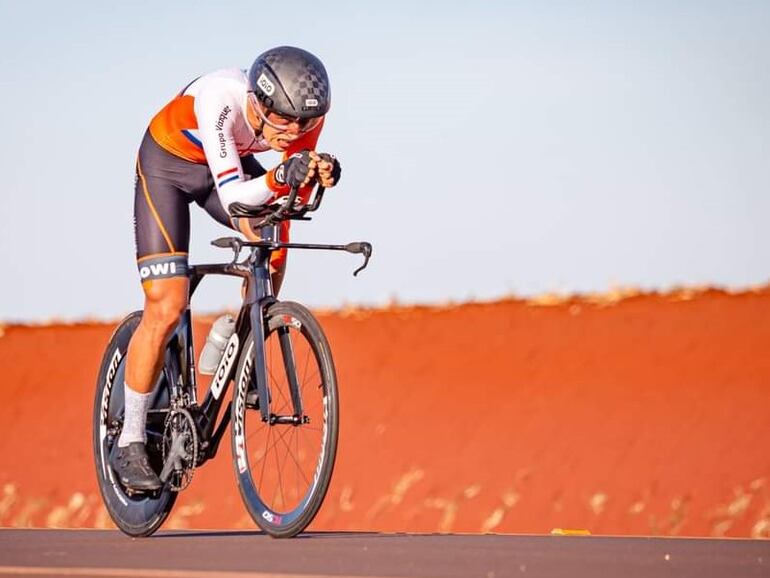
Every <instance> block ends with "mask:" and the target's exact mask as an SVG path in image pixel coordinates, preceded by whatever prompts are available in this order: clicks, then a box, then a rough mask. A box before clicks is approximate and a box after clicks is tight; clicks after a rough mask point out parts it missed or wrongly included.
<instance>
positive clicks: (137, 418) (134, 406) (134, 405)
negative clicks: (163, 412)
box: [118, 383, 152, 448]
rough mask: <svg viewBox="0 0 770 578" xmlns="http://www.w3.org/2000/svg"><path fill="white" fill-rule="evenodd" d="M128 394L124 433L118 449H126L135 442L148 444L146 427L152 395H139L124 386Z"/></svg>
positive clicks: (121, 434)
mask: <svg viewBox="0 0 770 578" xmlns="http://www.w3.org/2000/svg"><path fill="white" fill-rule="evenodd" d="M123 390H124V391H125V392H126V415H125V417H124V418H123V431H122V432H121V433H120V439H119V440H118V447H119V448H124V447H126V446H127V445H128V444H130V443H133V442H142V443H147V434H146V432H145V427H146V425H147V410H148V409H149V407H150V397H151V396H152V392H150V393H139V392H137V391H134V390H133V389H131V388H130V387H129V385H128V384H127V383H125V384H124V387H123Z"/></svg>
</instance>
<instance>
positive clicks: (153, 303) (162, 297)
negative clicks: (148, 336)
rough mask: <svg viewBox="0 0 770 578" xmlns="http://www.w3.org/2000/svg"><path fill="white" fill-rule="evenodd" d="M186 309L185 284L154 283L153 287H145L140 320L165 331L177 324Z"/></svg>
mask: <svg viewBox="0 0 770 578" xmlns="http://www.w3.org/2000/svg"><path fill="white" fill-rule="evenodd" d="M186 308H187V285H186V283H181V282H178V283H158V282H155V283H153V286H151V287H145V304H144V314H143V315H142V319H143V321H145V322H146V323H150V324H151V325H153V326H155V327H157V328H159V329H163V330H166V331H167V330H169V329H171V328H173V327H174V326H175V325H176V324H177V322H178V321H179V317H180V316H181V315H182V313H183V312H184V311H185V309H186Z"/></svg>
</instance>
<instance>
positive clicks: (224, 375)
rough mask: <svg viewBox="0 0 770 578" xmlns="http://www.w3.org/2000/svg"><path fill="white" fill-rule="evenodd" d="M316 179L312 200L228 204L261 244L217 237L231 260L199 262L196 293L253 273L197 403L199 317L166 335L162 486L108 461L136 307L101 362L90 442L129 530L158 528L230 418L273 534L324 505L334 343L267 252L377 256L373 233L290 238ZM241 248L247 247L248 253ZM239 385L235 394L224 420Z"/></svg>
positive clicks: (150, 434)
mask: <svg viewBox="0 0 770 578" xmlns="http://www.w3.org/2000/svg"><path fill="white" fill-rule="evenodd" d="M323 194H324V190H323V188H322V187H318V188H317V189H316V190H315V191H314V192H313V193H312V194H311V196H310V198H309V199H308V202H306V203H304V202H302V200H301V199H300V198H298V195H297V190H296V188H294V189H292V190H291V191H290V193H289V195H287V196H286V197H284V198H282V199H279V200H278V201H277V202H276V203H273V204H272V205H269V206H266V207H265V206H262V207H250V206H247V205H243V204H236V206H235V207H232V206H231V210H233V211H234V215H235V216H238V217H246V218H250V219H255V220H256V224H255V225H254V226H255V228H258V229H259V230H260V231H261V239H262V240H260V241H244V240H242V239H240V238H238V237H224V238H221V239H217V240H215V241H213V242H212V244H213V245H214V246H216V247H221V248H230V249H232V251H233V253H234V256H233V259H232V261H231V262H229V263H224V264H205V265H194V266H191V267H190V272H189V278H190V297H192V295H193V293H194V292H195V290H196V288H197V287H198V285H199V283H200V281H201V280H202V279H203V277H205V276H206V275H229V276H235V277H241V278H243V279H244V280H245V290H244V296H243V304H242V306H241V309H240V311H239V313H238V315H237V318H236V320H235V331H234V332H233V334H232V336H231V337H230V339H229V341H228V342H227V344H226V345H225V347H224V351H223V353H222V357H221V359H220V361H219V364H218V366H217V368H216V370H215V372H214V375H213V378H212V381H211V384H210V386H209V389H208V392H207V393H206V395H205V398H204V399H203V401H202V402H201V403H199V402H198V396H197V382H196V372H195V362H194V348H193V334H192V316H191V312H190V308H189V301H188V308H187V310H186V311H185V312H184V313H183V315H182V317H181V319H180V322H179V324H178V326H177V328H176V329H175V331H174V332H173V333H172V335H171V337H170V338H169V339H168V341H167V344H166V348H165V351H164V363H163V368H162V370H161V372H160V375H159V376H158V379H157V382H156V384H155V388H154V390H153V392H154V395H153V398H152V404H151V409H150V410H149V412H148V416H147V430H146V432H147V444H146V447H147V454H148V457H149V459H150V463H151V465H152V466H153V468H154V469H155V471H156V473H157V474H158V475H159V477H160V479H161V481H162V482H163V487H162V488H161V489H160V490H157V491H154V492H148V493H135V492H132V491H130V490H129V489H128V488H126V487H124V486H123V485H122V484H121V483H120V480H119V478H118V476H116V475H115V473H114V472H113V470H112V468H111V467H110V460H109V456H110V452H111V451H113V448H115V447H116V446H117V440H118V438H119V437H120V432H121V429H122V424H123V414H124V392H123V383H124V377H125V365H126V364H125V360H126V352H127V350H128V344H129V342H130V340H131V336H132V335H133V333H134V331H135V330H136V328H137V326H138V324H139V321H140V319H141V316H142V312H141V311H135V312H133V313H131V314H130V315H128V316H127V317H126V318H125V319H123V320H122V321H121V322H120V324H119V325H118V328H117V329H116V330H115V332H114V333H113V335H112V337H111V339H110V342H109V344H108V346H107V349H106V351H105V353H104V357H103V359H102V363H101V367H100V370H99V376H98V380H97V384H96V397H95V399H94V411H93V449H94V459H95V465H96V473H97V478H98V482H99V490H100V492H101V495H102V499H103V501H104V504H105V507H106V509H107V511H108V513H109V515H110V517H111V518H112V520H113V521H114V522H115V524H116V525H117V526H118V528H120V530H122V531H123V532H124V533H126V534H128V535H130V536H136V537H139V536H149V535H151V534H152V533H153V532H155V531H156V530H157V529H158V528H159V527H160V526H161V525H162V524H163V522H164V520H165V519H166V518H167V516H168V515H169V513H170V512H171V509H172V507H173V505H174V502H175V500H176V498H177V495H178V493H179V492H180V491H181V490H183V489H185V488H186V487H188V486H189V484H190V482H191V481H192V478H193V474H194V472H195V470H196V468H198V467H200V466H201V465H203V464H204V463H205V462H207V461H208V460H210V459H213V458H214V457H215V456H216V455H217V450H218V448H219V443H220V441H221V440H222V437H223V436H224V434H225V431H226V430H227V427H228V425H230V424H232V425H231V427H230V437H231V446H232V456H233V466H234V468H235V474H236V478H237V481H238V487H239V490H240V494H241V497H242V499H243V503H244V505H245V506H246V509H247V510H248V512H249V514H250V515H251V517H252V518H253V519H254V521H255V522H256V523H257V525H259V527H260V528H262V529H263V530H264V531H265V532H266V533H268V534H270V535H271V536H274V537H291V536H295V535H296V534H298V533H300V532H302V531H303V530H304V529H305V528H306V527H307V526H308V524H310V522H311V521H312V520H313V518H314V517H315V515H316V513H317V512H318V510H319V509H320V507H321V504H322V502H323V499H324V496H325V495H326V491H327V489H328V487H329V482H330V480H331V476H332V470H333V468H334V461H335V457H336V452H337V437H338V431H339V400H338V392H337V376H336V373H335V368H334V362H333V360H332V353H331V349H330V347H329V342H328V340H327V339H326V336H325V335H324V333H323V331H322V329H321V326H320V324H319V323H318V321H317V320H316V319H315V318H314V317H313V315H312V314H311V313H310V311H309V310H308V309H307V308H305V307H304V306H302V305H300V304H299V303H294V302H287V301H279V300H278V299H276V297H275V295H274V292H273V287H272V283H271V279H270V270H269V264H270V256H271V254H272V253H273V252H274V251H277V250H279V249H283V248H285V249H321V250H332V251H347V252H349V253H358V254H362V255H363V256H364V262H363V264H362V265H361V266H360V267H359V268H358V269H356V271H355V272H354V275H356V274H358V273H359V272H360V271H361V270H363V269H364V268H365V267H366V266H367V265H368V263H369V258H370V257H371V254H372V246H371V244H369V243H367V242H364V241H362V242H355V243H348V244H346V245H321V244H308V243H283V242H281V241H280V240H279V238H280V237H279V226H280V223H281V222H282V221H284V220H287V219H291V220H310V217H308V216H307V213H309V212H312V211H315V210H317V209H318V207H319V206H320V204H321V200H322V198H323ZM243 249H247V250H248V256H247V257H246V258H245V259H243V260H242V261H239V260H238V259H239V258H240V257H239V256H240V254H241V252H242V251H243ZM231 383H234V384H235V386H234V391H233V394H232V396H231V399H230V400H229V401H228V403H227V406H226V410H225V411H224V413H223V415H222V416H221V419H220V410H221V409H222V407H223V405H224V402H225V400H226V398H227V393H228V390H229V386H230V384H231Z"/></svg>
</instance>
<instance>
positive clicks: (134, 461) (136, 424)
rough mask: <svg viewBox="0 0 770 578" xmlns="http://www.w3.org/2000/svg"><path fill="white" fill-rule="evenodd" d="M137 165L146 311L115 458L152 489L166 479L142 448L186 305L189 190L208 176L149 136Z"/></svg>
mask: <svg viewBox="0 0 770 578" xmlns="http://www.w3.org/2000/svg"><path fill="white" fill-rule="evenodd" d="M136 169H137V171H136V183H135V195H134V225H135V234H136V253H137V265H138V268H139V275H140V278H141V279H142V287H143V289H144V293H145V308H144V312H143V314H142V319H141V322H140V324H139V326H138V328H137V330H136V332H135V333H134V335H133V337H132V339H131V342H130V344H129V347H128V359H127V361H126V380H125V383H124V391H125V413H124V420H123V429H122V431H121V436H120V438H119V440H118V443H117V444H116V448H115V450H114V452H113V454H112V456H111V458H110V463H111V464H112V467H113V470H114V471H115V473H116V474H117V476H118V477H119V478H120V480H121V482H122V483H123V484H124V485H125V486H126V487H127V488H129V489H132V490H153V489H158V488H160V487H161V486H162V484H161V482H160V480H159V479H158V476H157V474H156V473H155V472H154V471H153V469H152V467H151V466H150V463H149V459H148V456H147V453H146V450H145V445H144V444H145V442H146V430H145V426H146V421H147V410H148V408H149V405H150V403H151V401H152V396H153V393H152V388H153V386H154V384H155V382H156V381H157V377H158V374H159V372H160V369H161V366H162V363H163V356H164V354H165V347H164V346H165V343H166V340H167V339H168V336H169V334H170V333H171V331H173V329H174V326H175V325H176V324H177V322H178V319H179V316H180V314H181V313H182V312H183V311H184V309H185V307H186V305H187V290H188V280H187V249H188V246H189V239H190V213H189V203H190V201H191V199H190V198H189V196H188V195H187V194H186V193H185V191H186V190H187V189H190V188H191V185H190V183H188V182H187V181H189V180H190V179H194V178H197V179H198V181H201V182H202V183H203V184H204V186H205V185H207V184H208V180H207V179H210V175H209V173H208V169H207V168H206V167H203V166H199V165H196V164H194V163H188V162H187V161H183V160H182V159H178V158H176V157H173V156H172V155H170V154H169V153H167V152H165V151H164V150H163V149H161V148H160V147H159V146H158V145H157V143H155V141H154V140H153V139H152V137H151V136H150V134H149V133H147V134H145V138H144V140H143V141H142V145H141V147H140V149H139V157H138V159H137V166H136Z"/></svg>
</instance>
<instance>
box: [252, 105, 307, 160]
mask: <svg viewBox="0 0 770 578" xmlns="http://www.w3.org/2000/svg"><path fill="white" fill-rule="evenodd" d="M248 102H249V106H248V107H247V116H248V120H249V123H250V124H251V126H252V127H253V128H254V129H255V130H259V128H260V127H261V129H262V137H263V138H264V139H265V140H266V141H267V143H268V144H269V145H270V148H271V149H273V150H274V151H277V152H284V151H286V150H287V149H288V148H289V145H291V143H292V142H294V141H295V140H297V139H298V138H299V137H300V136H301V135H302V134H304V133H306V132H308V131H311V130H313V129H314V128H315V127H316V126H318V124H319V123H320V121H321V118H312V119H302V120H299V119H292V118H287V117H285V116H282V115H280V114H277V113H275V112H272V111H268V110H266V109H264V108H262V106H261V105H260V104H259V102H258V101H257V99H256V98H255V97H253V95H250V98H249V100H248Z"/></svg>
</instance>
